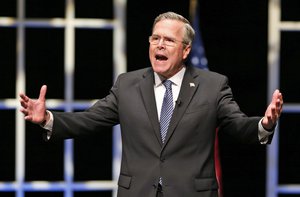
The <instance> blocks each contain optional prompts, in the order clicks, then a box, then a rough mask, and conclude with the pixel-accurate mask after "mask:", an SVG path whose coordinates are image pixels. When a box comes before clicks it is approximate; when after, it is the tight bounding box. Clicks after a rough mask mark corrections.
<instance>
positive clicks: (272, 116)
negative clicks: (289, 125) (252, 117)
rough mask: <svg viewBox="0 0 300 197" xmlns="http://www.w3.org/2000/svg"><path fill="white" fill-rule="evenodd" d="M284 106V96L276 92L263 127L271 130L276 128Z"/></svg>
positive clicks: (263, 121)
mask: <svg viewBox="0 0 300 197" xmlns="http://www.w3.org/2000/svg"><path fill="white" fill-rule="evenodd" d="M282 106H283V98H282V94H281V92H280V91H279V90H275V91H274V93H273V97H272V101H271V103H270V104H269V106H268V108H267V110H266V112H265V116H264V118H263V120H262V126H263V127H264V128H265V129H267V130H271V129H273V128H274V127H275V126H276V122H277V120H278V119H279V117H280V115H281V112H282Z"/></svg>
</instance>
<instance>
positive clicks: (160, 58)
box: [155, 54, 168, 61]
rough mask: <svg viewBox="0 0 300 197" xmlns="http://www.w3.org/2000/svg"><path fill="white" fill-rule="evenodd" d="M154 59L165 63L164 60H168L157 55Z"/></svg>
mask: <svg viewBox="0 0 300 197" xmlns="http://www.w3.org/2000/svg"><path fill="white" fill-rule="evenodd" d="M155 59H156V60H157V61H166V60H168V57H167V56H164V55H160V54H157V55H155Z"/></svg>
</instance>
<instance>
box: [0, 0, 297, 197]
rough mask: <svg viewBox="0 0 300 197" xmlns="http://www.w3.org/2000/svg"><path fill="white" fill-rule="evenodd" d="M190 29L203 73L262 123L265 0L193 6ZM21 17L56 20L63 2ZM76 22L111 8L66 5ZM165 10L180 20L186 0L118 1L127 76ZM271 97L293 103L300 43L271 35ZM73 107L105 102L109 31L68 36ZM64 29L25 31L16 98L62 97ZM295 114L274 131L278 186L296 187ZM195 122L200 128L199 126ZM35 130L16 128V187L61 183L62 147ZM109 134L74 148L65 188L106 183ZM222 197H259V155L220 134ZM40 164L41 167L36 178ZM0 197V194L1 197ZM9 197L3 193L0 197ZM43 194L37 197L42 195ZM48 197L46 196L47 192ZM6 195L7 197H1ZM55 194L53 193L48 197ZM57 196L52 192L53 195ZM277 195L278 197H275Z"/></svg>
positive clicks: (1, 9) (5, 62) (3, 74)
mask: <svg viewBox="0 0 300 197" xmlns="http://www.w3.org/2000/svg"><path fill="white" fill-rule="evenodd" d="M199 4H200V27H201V33H202V40H203V43H204V46H205V51H206V56H207V59H208V64H209V65H208V66H209V69H210V70H212V71H215V72H219V73H221V74H224V75H227V76H228V77H229V81H230V85H231V87H232V90H233V93H234V96H235V99H236V101H237V102H238V103H239V104H240V107H241V109H242V111H244V112H245V113H246V114H248V115H250V116H251V115H263V114H264V111H265V109H266V106H267V104H268V102H269V101H267V79H268V78H267V52H268V51H267V50H268V48H267V47H268V40H267V39H268V0H243V1H236V0H226V1H224V0H200V1H199ZM16 6H17V3H16V1H13V0H7V1H1V3H0V15H1V16H10V17H16ZM25 10H26V17H27V18H52V17H60V18H62V17H64V16H65V13H64V12H65V1H61V0H53V1H48V2H47V1H40V0H27V1H26V6H25ZM75 10H76V18H107V19H111V18H113V12H114V11H113V6H112V1H111V0H101V1H99V0H89V1H84V0H76V1H75ZM299 10H300V1H298V0H289V1H282V20H295V21H297V20H300V14H299ZM165 11H174V12H177V13H179V14H182V15H183V16H185V17H186V18H189V1H188V0H176V1H174V0H163V1H162V0H151V1H138V0H137V1H133V0H128V2H127V19H126V21H127V32H126V39H127V41H126V42H127V65H128V71H131V70H136V69H139V68H144V67H147V66H150V63H149V59H148V36H149V35H150V34H151V28H152V23H153V20H154V18H155V17H156V16H157V15H158V14H160V13H162V12H165ZM16 35H17V32H16V29H15V28H13V27H9V28H3V27H2V28H0V43H1V45H0V54H1V58H0V89H1V91H0V99H5V98H14V97H15V74H16ZM281 35H282V38H281V42H282V45H281V49H282V50H281V59H280V64H281V70H280V72H281V74H280V79H281V81H280V89H281V91H282V92H283V94H284V98H285V102H299V101H300V91H299V88H297V86H295V84H299V77H298V74H297V73H299V71H300V70H299V66H298V65H299V55H300V47H299V46H298V44H299V43H300V35H299V33H298V34H297V32H284V33H282V34H281ZM75 39H76V43H75V44H76V45H75V54H76V59H75V62H76V63H75V64H76V65H75V81H74V84H75V87H74V94H75V95H74V97H75V99H96V98H102V97H103V96H105V95H106V94H107V93H108V91H109V89H110V87H111V85H112V76H113V74H112V72H113V71H112V43H113V40H112V30H95V29H76V38H75ZM63 47H64V29H61V28H58V29H47V28H26V57H25V64H26V91H27V94H28V95H30V96H33V97H34V96H37V94H38V90H39V88H40V86H41V85H42V84H47V85H48V93H47V98H52V99H63V98H64V70H63V67H64V48H63ZM14 112H15V111H14V110H13V109H12V110H2V111H0V121H1V127H0V130H1V133H2V135H3V136H2V138H0V155H1V157H2V158H5V159H1V162H2V166H3V167H2V168H0V181H12V180H14V177H15V175H14V165H15V155H14V152H15V132H14V131H15V116H14ZM298 120H299V115H297V114H289V115H286V114H283V115H282V121H281V125H280V131H281V133H280V139H281V140H280V151H279V153H278V154H280V161H279V167H280V169H279V183H299V180H300V169H299V166H300V159H299V155H300V154H299V153H300V148H299V145H298V141H299V140H298V139H299V137H300V136H299V133H300V132H299V128H300V126H299V123H298V122H299V121H298ZM200 121H201V120H200ZM40 130H41V129H40V128H39V127H37V126H36V125H32V124H28V123H27V124H26V169H25V171H26V172H25V173H26V181H32V180H49V181H59V180H63V143H62V142H57V143H55V144H54V145H53V144H51V143H50V144H49V143H44V142H43V141H42V140H41V136H40V133H41V132H40ZM111 146H112V134H111V130H110V129H107V131H104V132H102V133H101V134H93V137H91V138H83V139H80V140H75V144H74V163H75V165H74V167H75V175H74V179H75V181H84V180H110V179H111V178H112V175H111V170H112V169H111V164H112V162H111V159H112V157H111V151H112V148H111ZM220 152H221V163H222V171H223V183H224V194H225V195H224V196H225V197H240V196H243V197H248V196H249V197H263V196H265V181H266V177H265V173H266V159H265V158H266V147H265V146H256V145H243V144H240V143H238V142H237V141H235V140H234V139H232V138H231V137H230V136H226V135H224V134H222V133H220ZM44 166H47V171H45V169H44ZM2 195H3V194H0V196H2ZM9 195H10V194H7V196H9ZM40 195H41V194H40V193H35V192H27V195H26V196H29V197H30V196H40ZM43 195H45V194H43ZM47 195H48V196H53V194H51V193H49V194H47ZM96 195H97V196H110V192H99V193H97V192H96V193H95V192H90V193H89V195H87V194H82V193H81V192H76V196H85V197H87V196H96ZM11 196H12V195H11ZM56 196H59V193H56ZM60 196H62V194H60ZM284 196H287V195H280V197H284Z"/></svg>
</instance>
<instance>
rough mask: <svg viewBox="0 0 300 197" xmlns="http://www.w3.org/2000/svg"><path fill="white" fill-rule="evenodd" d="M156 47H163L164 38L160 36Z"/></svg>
mask: <svg viewBox="0 0 300 197" xmlns="http://www.w3.org/2000/svg"><path fill="white" fill-rule="evenodd" d="M157 47H158V48H164V47H165V42H164V39H163V38H161V39H160V40H159V42H158V44H157Z"/></svg>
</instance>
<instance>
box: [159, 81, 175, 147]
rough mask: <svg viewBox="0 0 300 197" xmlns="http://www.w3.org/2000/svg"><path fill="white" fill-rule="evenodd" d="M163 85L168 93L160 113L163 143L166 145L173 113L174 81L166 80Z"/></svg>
mask: <svg viewBox="0 0 300 197" xmlns="http://www.w3.org/2000/svg"><path fill="white" fill-rule="evenodd" d="M163 85H164V86H165V87H166V92H165V95H164V100H163V104H162V107H161V112H160V134H161V139H162V142H163V143H165V139H166V135H167V131H168V127H169V123H170V120H171V117H172V113H173V94H172V81H170V80H165V81H164V82H163Z"/></svg>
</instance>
